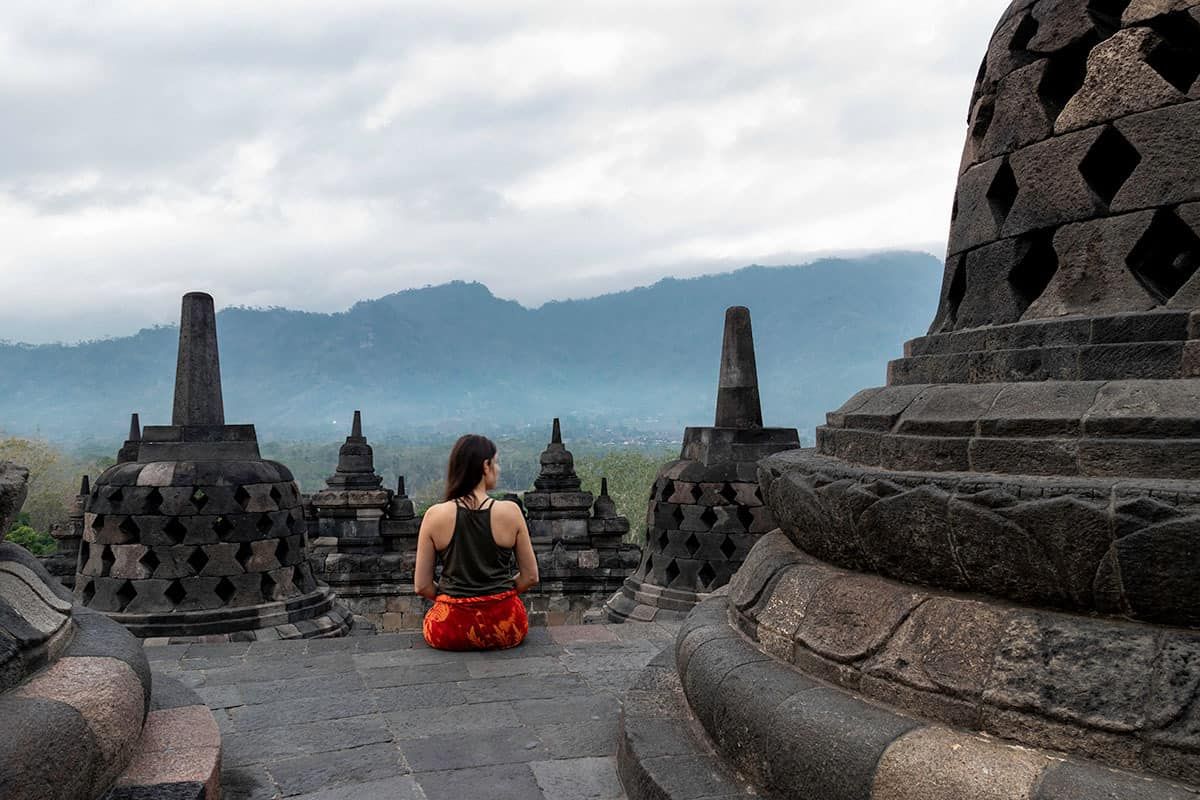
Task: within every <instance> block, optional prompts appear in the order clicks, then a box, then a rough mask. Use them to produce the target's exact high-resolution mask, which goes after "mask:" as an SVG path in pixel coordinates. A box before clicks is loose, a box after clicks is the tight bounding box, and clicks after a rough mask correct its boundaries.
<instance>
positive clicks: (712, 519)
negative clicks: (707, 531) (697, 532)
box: [700, 507, 717, 528]
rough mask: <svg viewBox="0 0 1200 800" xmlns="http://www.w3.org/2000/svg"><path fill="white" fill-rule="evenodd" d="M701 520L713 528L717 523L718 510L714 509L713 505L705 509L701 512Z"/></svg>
mask: <svg viewBox="0 0 1200 800" xmlns="http://www.w3.org/2000/svg"><path fill="white" fill-rule="evenodd" d="M700 521H701V522H703V523H704V524H705V526H707V527H709V528H711V527H712V526H713V525H716V524H717V512H716V511H713V510H712V508H711V507H710V508H706V509H704V511H703V512H702V513H701V514H700Z"/></svg>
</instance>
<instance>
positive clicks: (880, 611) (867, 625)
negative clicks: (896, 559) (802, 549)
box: [796, 575, 925, 664]
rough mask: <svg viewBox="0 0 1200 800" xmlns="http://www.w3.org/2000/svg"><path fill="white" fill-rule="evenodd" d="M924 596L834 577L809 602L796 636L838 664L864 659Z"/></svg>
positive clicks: (876, 580)
mask: <svg viewBox="0 0 1200 800" xmlns="http://www.w3.org/2000/svg"><path fill="white" fill-rule="evenodd" d="M924 599H925V598H924V596H923V595H920V594H918V593H916V592H911V591H907V590H905V589H904V588H903V587H900V586H897V585H896V584H893V583H889V582H888V581H884V580H881V579H879V578H875V577H869V576H863V575H847V576H844V577H840V578H835V579H833V580H830V581H829V582H827V583H825V584H824V585H823V586H822V587H821V591H820V592H819V593H817V594H815V595H814V596H813V598H812V599H811V600H810V601H809V603H808V606H807V609H806V611H805V618H804V621H803V622H802V623H801V624H800V627H799V629H798V630H797V632H796V640H797V641H798V642H799V643H800V644H802V645H804V646H805V647H807V648H808V649H810V650H812V651H813V652H815V653H817V654H818V655H821V656H824V657H825V658H829V659H832V660H833V661H836V662H838V663H842V664H849V663H853V662H858V661H862V660H863V659H865V658H867V657H869V656H871V655H874V653H875V652H877V651H878V650H879V648H881V647H882V646H883V645H884V643H885V642H886V641H887V640H888V639H889V638H890V637H891V635H892V633H893V632H894V631H895V630H896V628H897V627H899V625H900V623H901V622H902V621H903V620H904V618H905V617H907V616H908V615H909V613H911V612H912V610H913V609H914V608H916V607H917V606H918V605H919V604H920V603H921V602H922V601H923V600H924Z"/></svg>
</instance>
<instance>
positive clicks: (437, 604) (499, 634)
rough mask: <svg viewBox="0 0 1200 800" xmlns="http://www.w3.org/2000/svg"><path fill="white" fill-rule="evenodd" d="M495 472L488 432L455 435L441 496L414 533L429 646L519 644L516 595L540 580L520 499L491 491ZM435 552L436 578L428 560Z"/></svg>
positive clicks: (522, 630)
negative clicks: (497, 496) (429, 602)
mask: <svg viewBox="0 0 1200 800" xmlns="http://www.w3.org/2000/svg"><path fill="white" fill-rule="evenodd" d="M499 479H500V460H499V458H497V456H496V445H495V444H493V443H492V440H491V439H488V438H487V437H485V436H476V435H474V434H468V435H466V436H463V437H462V438H461V439H459V440H458V441H457V442H455V444H454V449H453V450H451V451H450V464H449V465H448V466H447V468H446V499H445V502H442V503H438V504H437V505H435V506H432V507H431V508H430V509H429V510H428V511H426V512H425V519H424V520H423V521H422V522H421V532H420V534H419V535H418V537H417V564H416V570H415V575H414V580H413V589H414V591H416V593H417V594H419V595H421V596H422V597H428V598H429V599H431V600H433V601H434V604H433V608H431V609H430V610H429V613H427V614H426V615H425V625H424V633H425V641H426V642H428V643H429V646H430V647H436V648H438V649H439V650H494V649H500V648H507V647H516V646H517V645H519V644H520V643H521V642H522V641H524V639H525V634H526V633H528V632H529V619H528V618H527V617H526V616H525V605H524V604H523V603H522V602H521V598H520V597H518V595H519V594H521V592H524V591H525V590H526V589H528V588H530V587H531V586H534V585H535V584H536V583H537V582H538V565H537V558H536V557H535V556H534V554H533V543H532V542H530V541H529V529H528V528H527V527H526V526H525V517H524V515H523V514H522V513H521V509H520V507H519V506H518V505H517V504H516V503H513V502H509V501H496V500H493V499H491V498H490V497H488V491H489V490H490V489H495V488H496V483H497V482H498V481H499ZM514 555H515V556H516V566H517V570H518V571H517V573H516V575H514V574H513V557H514ZM439 557H440V558H441V562H442V577H441V583H440V584H437V583H434V569H433V568H434V562H435V561H436V560H437V559H438V558H439Z"/></svg>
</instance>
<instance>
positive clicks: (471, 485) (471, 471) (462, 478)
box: [445, 433, 496, 500]
mask: <svg viewBox="0 0 1200 800" xmlns="http://www.w3.org/2000/svg"><path fill="white" fill-rule="evenodd" d="M495 457H496V445H495V443H494V442H493V441H492V440H491V439H489V438H487V437H486V436H479V435H478V434H474V433H468V434H467V435H466V436H462V437H459V440H458V441H457V442H455V443H454V447H453V448H452V449H451V450H450V463H449V464H447V465H446V498H445V499H446V500H458V499H460V498H463V497H470V496H471V493H472V492H474V491H475V487H476V486H478V485H479V482H480V481H481V480H483V462H485V461H491V460H492V459H493V458H495Z"/></svg>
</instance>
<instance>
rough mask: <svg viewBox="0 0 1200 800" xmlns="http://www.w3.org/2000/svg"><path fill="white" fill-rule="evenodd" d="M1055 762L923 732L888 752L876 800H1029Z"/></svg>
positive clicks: (955, 736) (941, 733)
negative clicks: (966, 799)
mask: <svg viewBox="0 0 1200 800" xmlns="http://www.w3.org/2000/svg"><path fill="white" fill-rule="evenodd" d="M1050 763H1051V761H1050V759H1049V758H1047V757H1046V756H1044V755H1041V754H1039V753H1034V752H1030V751H1029V750H1025V749H1022V748H1018V747H1012V746H1008V745H1004V744H1000V743H996V742H991V741H988V740H985V739H981V738H974V737H964V736H962V735H960V734H957V733H954V732H952V731H950V730H949V729H946V728H920V729H918V730H914V731H910V732H909V733H906V734H905V735H904V736H902V737H901V738H899V739H897V740H896V741H895V742H894V743H892V745H891V746H890V747H889V748H888V749H887V751H886V752H885V753H884V754H883V758H882V759H881V760H880V762H879V768H878V771H877V772H876V776H875V782H874V784H873V786H872V787H871V800H958V798H964V797H972V798H987V800H1029V798H1030V796H1031V793H1032V791H1033V789H1034V786H1035V785H1036V784H1037V782H1038V779H1039V778H1040V777H1041V775H1042V771H1043V770H1044V769H1046V767H1047V766H1049V765H1050Z"/></svg>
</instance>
